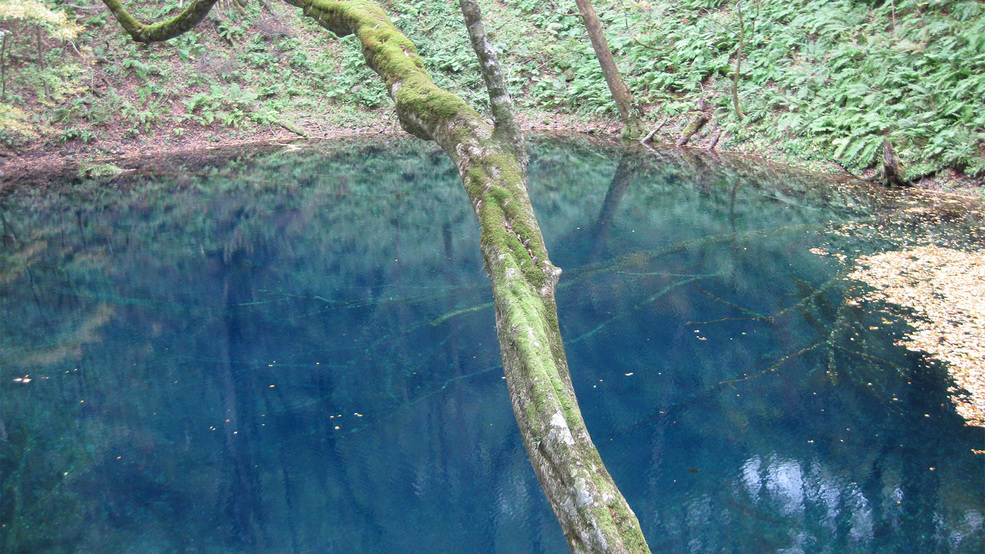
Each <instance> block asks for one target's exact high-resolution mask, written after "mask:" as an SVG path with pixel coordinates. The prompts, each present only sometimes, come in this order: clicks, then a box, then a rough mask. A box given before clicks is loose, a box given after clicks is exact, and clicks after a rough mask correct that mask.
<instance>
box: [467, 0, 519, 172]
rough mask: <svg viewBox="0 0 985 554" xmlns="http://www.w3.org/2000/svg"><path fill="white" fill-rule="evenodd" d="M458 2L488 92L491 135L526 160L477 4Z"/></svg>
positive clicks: (497, 60) (511, 104) (507, 90)
mask: <svg viewBox="0 0 985 554" xmlns="http://www.w3.org/2000/svg"><path fill="white" fill-rule="evenodd" d="M459 5H460V6H461V7H462V15H463V16H464V18H465V27H466V28H467V29H468V31H469V39H471V41H472V49H473V50H475V56H476V57H477V58H478V59H479V68H480V69H481V71H482V77H483V79H485V82H486V90H487V91H488V92H489V105H490V107H491V109H492V114H493V121H494V125H493V127H494V130H493V134H494V135H495V136H496V137H497V138H499V139H501V140H503V141H505V142H507V143H509V144H512V145H513V146H514V149H515V150H516V154H517V155H518V156H521V157H523V159H526V152H525V151H524V149H523V133H522V132H521V131H520V125H519V123H517V121H516V117H515V114H514V113H513V98H512V96H510V91H509V89H508V88H507V87H506V79H504V78H503V71H502V68H501V66H500V65H499V56H498V55H497V54H496V49H495V48H493V45H492V42H490V41H489V36H488V35H487V34H486V27H485V25H484V24H483V23H482V12H481V11H480V10H479V4H478V3H476V2H475V0H459ZM524 165H526V163H524Z"/></svg>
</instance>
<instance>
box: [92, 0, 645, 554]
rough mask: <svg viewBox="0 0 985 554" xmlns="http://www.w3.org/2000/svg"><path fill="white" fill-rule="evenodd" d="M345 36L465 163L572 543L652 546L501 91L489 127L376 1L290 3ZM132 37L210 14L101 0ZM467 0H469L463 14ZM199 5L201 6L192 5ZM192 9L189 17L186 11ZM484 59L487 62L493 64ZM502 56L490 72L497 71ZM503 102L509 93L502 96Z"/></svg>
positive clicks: (506, 354)
mask: <svg viewBox="0 0 985 554" xmlns="http://www.w3.org/2000/svg"><path fill="white" fill-rule="evenodd" d="M285 1H286V2H287V3H288V4H291V5H293V6H296V7H299V8H302V9H303V10H304V13H305V14H306V15H307V16H309V17H311V18H313V19H314V20H315V21H317V22H318V23H319V24H320V25H321V26H322V27H324V28H326V29H328V30H330V31H332V32H333V33H335V34H336V35H338V36H346V35H350V34H354V35H356V37H358V39H359V41H360V44H361V45H362V52H363V56H364V57H365V59H366V63H367V64H368V65H369V67H371V68H373V70H375V71H376V72H377V73H378V74H379V75H380V77H381V78H382V79H383V81H384V83H385V84H386V87H387V91H388V92H389V94H390V96H391V98H393V100H394V104H395V109H396V112H397V117H398V118H399V120H400V124H401V126H402V127H403V128H404V130H406V131H407V132H408V133H411V134H412V135H414V136H417V137H420V138H422V139H425V140H434V141H435V142H437V143H438V144H439V145H440V146H441V147H442V149H443V150H444V151H445V153H446V154H448V156H449V157H450V158H451V159H452V161H453V162H454V164H455V166H456V167H457V168H458V172H459V175H460V176H461V178H462V182H463V184H464V185H465V190H466V192H467V193H468V196H469V200H470V202H471V204H472V208H473V210H474V211H475V216H476V219H477V221H478V223H479V227H480V238H479V246H480V248H481V250H482V255H483V259H484V260H485V266H486V270H487V272H488V273H489V277H490V280H491V281H492V288H493V297H494V305H495V311H496V331H497V334H498V336H499V343H500V353H501V355H502V357H503V368H504V371H505V374H506V379H507V383H508V386H509V389H510V398H511V402H512V405H513V412H514V415H515V416H516V420H517V424H518V426H519V428H520V433H521V434H522V435H523V443H524V446H525V447H526V449H527V454H528V456H529V458H530V461H531V464H532V465H533V467H534V471H535V472H536V474H537V477H538V479H539V480H540V483H541V486H542V487H543V489H544V492H545V494H546V495H547V498H548V501H549V502H550V504H551V506H552V508H553V509H554V512H555V514H556V515H557V517H558V520H559V522H560V523H561V527H562V529H563V530H564V534H565V537H566V538H567V540H568V545H569V546H570V547H571V549H572V551H575V552H649V548H648V547H647V545H646V541H645V539H644V538H643V533H642V531H641V530H640V526H639V521H638V520H637V518H636V515H635V514H634V513H633V511H632V510H631V509H630V507H629V505H628V504H627V503H626V500H625V499H624V498H623V496H622V494H621V493H620V492H619V489H618V488H617V487H616V485H615V483H614V482H613V480H612V477H611V476H610V475H609V473H608V471H606V469H605V466H604V465H603V464H602V460H601V457H600V456H599V453H598V450H597V449H596V448H595V445H594V444H593V443H592V440H591V437H590V436H589V434H588V430H587V428H586V427H585V423H584V421H583V420H582V416H581V411H580V409H579V408H578V402H577V399H576V398H575V393H574V387H573V385H572V383H571V376H570V374H569V373H568V364H567V359H566V357H565V353H564V344H563V343H562V341H561V334H560V330H559V328H558V317H557V306H556V304H555V299H554V293H555V290H556V288H557V283H558V279H559V278H560V274H561V270H560V269H559V268H557V267H555V266H554V265H553V264H551V262H550V260H549V259H548V256H547V249H546V246H545V244H544V239H543V236H542V235H541V231H540V226H539V225H538V223H537V219H536V217H535V215H534V211H533V207H532V205H531V204H530V199H529V197H528V196H527V189H526V167H525V163H524V161H525V158H524V156H523V155H522V152H521V151H519V150H518V141H519V140H520V139H519V131H518V130H517V129H516V128H512V129H511V126H515V122H512V116H511V115H510V116H507V115H506V113H505V112H506V111H507V110H508V108H509V106H510V102H509V101H504V100H503V99H502V98H499V99H496V100H494V103H493V104H494V107H493V112H494V117H495V118H496V128H495V129H493V128H490V127H489V126H488V125H486V123H485V122H484V121H483V120H482V118H481V117H480V116H479V114H478V113H476V111H475V110H473V109H472V108H471V107H470V106H469V105H468V104H466V103H465V101H464V100H462V99H461V98H459V97H458V96H456V95H454V94H452V93H450V92H448V91H445V90H442V89H441V88H439V87H438V86H437V85H435V84H434V82H432V81H431V79H430V77H429V76H428V74H427V73H426V72H425V71H424V63H423V61H422V60H421V58H420V56H418V54H417V49H416V47H415V46H414V44H413V43H412V42H411V41H410V40H408V39H407V37H405V36H404V35H403V34H401V33H400V31H398V30H397V29H396V28H395V27H394V26H393V24H392V23H391V22H390V19H389V18H388V17H387V16H386V14H385V13H384V12H383V10H382V9H381V8H380V7H379V6H377V5H376V4H374V3H372V2H369V1H361V2H358V3H356V2H345V1H330V0H285ZM103 2H104V3H106V4H107V6H109V7H110V9H111V10H112V11H113V14H114V15H116V17H117V19H118V20H119V21H120V22H121V24H122V25H123V26H124V28H125V29H126V30H127V32H129V33H130V35H131V36H133V37H134V39H136V40H142V39H143V40H147V39H148V37H152V40H167V39H168V38H171V37H173V36H177V34H180V33H181V32H184V31H182V30H180V29H185V30H187V29H189V28H191V27H193V26H194V24H191V26H189V25H188V22H187V21H182V20H181V19H182V18H183V17H187V18H188V19H189V20H191V19H195V18H197V19H195V23H197V22H198V21H201V19H202V18H203V17H204V16H205V14H206V13H208V8H205V11H204V12H202V11H201V9H202V8H201V6H198V5H199V4H203V5H204V4H208V7H209V8H211V5H212V4H214V3H215V0H197V1H196V2H194V3H193V4H191V5H189V7H188V8H186V10H185V12H183V13H182V14H181V15H179V16H177V17H176V18H173V19H172V20H169V21H166V22H163V23H161V24H158V25H153V26H146V25H143V24H141V23H139V22H137V21H136V20H135V19H133V18H132V17H131V16H130V15H129V14H128V13H126V10H125V9H124V8H123V6H122V4H120V1H119V0H103ZM466 4H468V2H465V3H463V6H462V7H463V13H465V14H466V19H467V20H469V18H470V17H473V16H475V17H477V16H478V11H477V10H476V11H475V12H474V13H473V14H472V15H469V6H467V5H466ZM196 6H198V7H196ZM185 14H188V15H185ZM476 21H477V20H472V23H471V24H470V34H471V35H472V40H473V44H478V46H477V47H476V49H477V50H483V51H484V53H480V54H479V56H480V59H483V56H484V55H487V54H488V52H489V51H491V47H490V48H488V49H487V48H486V45H488V38H486V37H485V33H484V31H483V32H479V29H480V28H481V26H476V24H475V23H476ZM487 64H488V66H487ZM493 65H495V66H496V67H495V69H493ZM483 72H484V73H485V78H486V81H487V83H491V85H490V94H491V95H493V96H499V95H500V94H501V93H503V92H505V86H502V83H501V75H500V77H499V78H498V79H499V81H500V82H497V77H496V73H498V72H499V68H498V63H496V62H495V55H494V53H493V56H491V57H490V56H487V57H486V58H485V59H484V61H483ZM507 100H508V95H507Z"/></svg>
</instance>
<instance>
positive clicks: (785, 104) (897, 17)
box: [0, 0, 985, 186]
mask: <svg viewBox="0 0 985 554" xmlns="http://www.w3.org/2000/svg"><path fill="white" fill-rule="evenodd" d="M181 4H182V1H180V0H136V1H132V2H129V3H128V6H130V8H131V9H132V10H133V11H134V13H135V14H137V15H138V17H140V18H142V19H143V20H145V21H152V20H159V19H161V18H163V17H165V16H167V15H169V14H173V13H175V12H176V10H177V9H179V7H180V5H181ZM244 4H245V5H243V6H241V5H240V3H239V0H227V1H224V2H223V3H222V4H220V5H219V6H217V8H216V9H214V10H213V13H211V14H210V15H209V16H208V18H207V19H206V20H205V21H203V23H202V24H201V25H199V27H198V28H197V29H195V30H194V31H192V32H189V33H187V34H185V35H183V36H181V37H178V38H176V39H174V40H171V41H168V42H167V43H164V44H154V45H150V46H143V45H138V44H134V43H133V42H131V41H130V40H129V39H128V38H126V37H125V36H124V35H123V34H122V33H121V31H120V29H119V27H118V25H117V24H116V22H115V21H114V20H113V18H112V17H111V16H110V15H109V13H108V11H107V10H106V9H105V7H104V6H103V5H102V3H101V2H100V1H99V0H0V30H2V36H3V40H2V46H3V52H2V53H0V65H2V69H3V75H2V81H3V89H2V95H0V156H3V157H7V158H8V159H11V158H13V157H17V158H18V159H29V158H31V157H37V156H41V155H48V156H50V155H53V154H56V155H62V156H80V157H98V156H105V155H113V154H118V153H121V152H123V151H133V150H139V149H159V148H162V147H192V146H195V145H199V144H205V145H208V144H218V143H222V142H227V141H230V140H284V139H288V138H292V137H297V136H300V135H304V136H317V137H323V136H333V135H336V134H340V133H356V132H366V131H371V132H386V131H392V130H396V129H397V128H398V125H397V122H396V120H395V117H394V116H393V115H392V113H391V110H390V109H389V107H390V100H389V99H388V98H387V96H386V93H385V90H384V88H383V86H382V84H381V83H380V82H379V80H378V78H377V77H376V76H375V74H373V73H372V72H371V71H369V70H367V69H366V68H365V67H364V65H363V63H362V58H361V54H360V52H359V49H358V46H357V45H356V44H355V41H354V40H353V39H352V38H351V37H348V38H343V39H335V38H334V37H330V36H327V35H326V33H325V32H324V31H323V30H321V29H320V28H319V27H317V26H316V25H315V24H314V23H313V22H309V21H306V20H305V19H304V18H303V16H302V14H301V13H300V11H299V10H296V9H293V8H291V7H289V6H287V5H286V4H282V3H278V2H272V1H269V0H252V1H249V2H244ZM383 4H385V6H386V7H387V9H388V10H389V11H390V13H392V14H393V18H394V20H395V22H396V24H397V25H398V26H399V27H400V28H401V29H403V30H404V31H405V32H406V34H407V35H408V36H409V37H410V38H411V39H412V40H414V41H415V43H416V44H417V45H418V47H419V49H420V51H421V53H422V54H423V55H424V56H425V59H426V60H427V63H428V65H429V67H428V68H429V70H430V71H431V72H432V74H433V75H434V78H435V81H436V82H438V84H439V85H441V86H444V87H446V88H448V89H450V90H452V91H454V92H456V93H458V94H460V95H462V96H464V97H466V99H467V100H469V101H470V102H472V103H473V104H475V105H479V106H483V105H485V103H486V99H485V97H484V93H483V90H482V86H481V78H480V77H479V74H478V71H477V67H476V62H475V60H474V56H473V54H472V51H471V48H470V46H469V44H468V40H467V37H466V34H465V30H464V28H463V26H462V24H461V22H460V20H461V15H460V14H459V12H458V9H457V5H456V4H455V3H454V2H404V1H388V2H383ZM482 4H483V8H484V10H485V14H486V18H487V22H488V23H487V24H488V27H489V28H490V30H491V32H492V36H493V38H494V40H495V41H496V42H497V43H498V46H499V48H500V50H501V51H502V52H503V54H504V61H505V63H506V65H507V71H508V76H509V82H510V84H511V86H512V87H513V89H514V91H515V93H516V99H517V105H518V109H519V110H520V112H521V116H522V118H523V119H524V120H525V121H526V124H527V126H528V128H559V127H560V128H576V129H581V130H588V129H592V130H597V131H599V132H602V133H609V132H614V131H615V130H616V129H617V128H618V121H617V117H616V115H615V109H614V106H613V105H612V103H611V101H610V99H609V94H608V90H607V89H606V85H605V82H604V80H603V78H602V75H601V71H600V70H599V68H598V64H597V62H596V61H595V59H594V55H593V52H592V48H591V45H590V43H589V41H588V39H587V36H586V34H585V31H584V27H583V25H582V22H581V19H580V17H579V16H578V14H577V11H576V9H575V7H574V2H573V0H557V1H553V2H540V1H534V0H487V1H485V2H482ZM595 4H596V8H597V10H598V11H599V14H600V16H601V18H602V19H603V22H604V24H605V25H606V32H607V34H608V37H609V42H610V45H611V46H612V49H613V51H614V53H615V55H616V57H617V60H619V63H620V68H621V70H622V71H623V72H624V75H625V77H626V79H627V81H628V82H629V84H630V86H631V88H632V89H633V92H634V94H636V96H637V98H638V99H639V100H640V101H641V102H642V103H643V104H644V105H645V110H646V113H647V117H648V120H649V121H648V125H649V126H650V128H657V127H659V133H658V136H659V137H662V138H663V139H665V140H673V139H674V138H675V137H676V136H677V134H678V133H679V132H680V130H681V129H682V128H683V127H684V126H685V125H686V124H687V123H688V121H689V120H690V119H691V118H692V117H693V115H694V112H695V106H696V104H697V103H698V101H699V100H700V101H704V102H706V103H707V105H709V106H710V109H711V113H712V114H713V118H712V121H711V123H710V124H709V125H707V126H706V127H705V129H704V134H703V135H698V136H697V137H696V139H694V140H693V141H692V143H691V144H692V145H694V146H706V145H708V144H709V142H710V137H711V136H712V135H718V134H720V135H721V140H720V142H719V143H718V148H720V149H728V150H739V151H747V152H754V153H758V154H762V155H765V156H768V157H772V158H780V159H784V160H785V161H794V160H799V161H800V162H801V163H805V164H814V165H815V166H818V167H821V166H825V164H827V167H830V168H834V167H835V166H834V165H833V164H834V163H836V164H838V165H841V166H844V167H845V168H846V169H847V170H849V171H852V172H854V173H865V172H867V173H866V174H874V173H875V172H876V171H877V170H878V169H879V167H880V164H881V159H882V156H883V153H884V152H883V144H884V141H888V142H889V143H890V144H892V145H893V147H894V149H895V152H896V154H897V155H898V156H899V157H900V158H901V159H902V162H903V167H904V172H905V174H906V177H907V178H912V177H915V176H920V175H925V174H929V175H932V176H935V177H937V178H938V179H940V178H952V179H953V178H958V179H965V180H966V181H968V182H972V183H975V184H978V185H979V186H980V185H981V179H982V177H983V176H985V109H983V107H982V101H981V98H983V97H985V3H982V2H980V1H978V0H953V1H949V0H937V1H929V2H928V1H920V2H918V1H910V0H902V1H887V2H884V3H881V2H880V1H879V0H875V1H874V2H873V1H864V0H831V1H827V0H825V1H821V0H816V1H803V0H800V1H794V2H790V1H781V0H745V1H743V2H721V1H718V0H682V1H679V2H672V1H669V0H667V1H655V2H630V1H625V0H596V2H595ZM31 6H35V8H34V9H33V11H32V9H31ZM25 7H26V8H25ZM45 12H47V13H45ZM59 17H63V18H62V19H59ZM75 25H78V27H74V26H75ZM818 164H820V165H818Z"/></svg>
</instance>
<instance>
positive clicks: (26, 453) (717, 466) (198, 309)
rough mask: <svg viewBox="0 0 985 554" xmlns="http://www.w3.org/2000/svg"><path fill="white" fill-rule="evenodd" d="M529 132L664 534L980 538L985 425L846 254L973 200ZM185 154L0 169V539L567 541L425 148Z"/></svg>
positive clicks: (351, 145) (538, 201)
mask: <svg viewBox="0 0 985 554" xmlns="http://www.w3.org/2000/svg"><path fill="white" fill-rule="evenodd" d="M531 149H532V151H531V166H530V183H529V184H530V189H531V197H532V199H533V201H534V204H535V208H536V209H537V212H538V215H539V218H540V220H541V223H542V225H543V228H544V233H545V237H546V239H547V242H548V247H549V249H550V251H551V253H552V260H553V261H554V263H555V264H557V265H558V266H560V267H562V268H563V269H564V274H563V275H562V281H561V285H560V288H559V291H558V305H559V312H560V316H561V318H562V321H561V325H562V333H563V336H564V337H565V340H566V344H567V349H568V356H569V364H570V367H571V371H572V377H573V379H574V381H575V386H576V388H577V390H578V395H579V399H580V402H581V404H582V410H583V412H584V415H585V417H586V421H587V423H588V425H589V428H590V429H591V431H592V433H593V436H594V437H595V441H596V443H597V444H598V445H599V448H600V450H601V451H602V455H603V458H604V459H605V460H606V463H607V466H608V468H609V470H610V472H611V473H612V474H613V475H614V477H615V478H616V480H617V482H618V483H619V484H620V486H621V488H622V489H623V492H624V493H625V494H626V496H627V498H628V499H629V501H630V504H631V505H632V506H633V507H634V509H635V511H636V513H637V515H638V516H639V518H640V521H641V524H642V525H643V528H644V532H645V533H646V535H647V538H648V540H649V541H650V544H651V547H653V549H654V550H655V551H680V550H688V551H694V552H711V551H715V552H720V551H723V550H724V551H731V552H752V551H786V552H794V551H839V552H840V551H894V550H899V549H902V548H904V547H905V548H909V549H911V550H913V551H917V552H931V551H934V552H936V551H954V552H971V551H976V550H980V549H981V548H982V547H985V531H983V520H985V493H983V491H985V456H982V455H977V454H975V453H974V452H973V450H979V451H980V450H982V449H985V435H983V433H982V431H981V429H980V428H973V427H968V426H966V425H964V424H963V421H962V420H961V419H960V418H959V417H958V416H957V415H956V414H955V412H954V409H953V407H952V406H951V403H950V399H949V396H948V394H949V393H948V386H949V383H948V379H947V373H946V370H945V366H944V364H942V363H940V362H937V361H935V360H933V359H931V358H929V357H928V356H926V355H924V354H921V353H914V352H910V351H908V350H906V349H905V348H903V347H902V346H900V345H899V344H898V341H897V339H898V338H899V337H901V336H903V335H904V334H905V333H906V332H908V330H909V327H908V324H907V321H906V320H905V319H904V318H901V317H899V314H898V310H892V309H889V308H888V307H887V306H884V305H877V304H873V303H864V302H863V303H853V302H849V301H848V299H849V298H852V297H853V295H854V292H853V291H854V290H855V288H857V286H858V284H857V283H854V282H852V281H851V280H849V279H847V278H846V275H847V273H848V271H849V269H850V268H851V267H852V265H853V261H854V260H856V259H858V258H859V257H860V256H863V255H865V254H869V253H873V252H880V251H884V250H891V249H895V248H899V247H901V246H903V245H907V244H913V243H918V242H921V241H924V242H932V243H935V244H942V245H948V246H950V247H953V248H963V249H969V248H970V249H976V248H977V249H981V248H982V246H983V244H985V241H983V239H982V236H981V230H980V229H981V220H980V211H978V212H976V211H975V208H974V207H971V208H967V207H961V206H957V207H956V206H954V205H951V204H950V203H948V202H951V201H947V202H944V204H945V205H941V202H942V201H941V200H940V199H932V198H925V197H921V196H920V195H919V194H914V193H904V192H896V193H889V194H887V193H883V192H880V191H876V190H873V189H868V188H864V187H858V186H854V185H850V184H846V183H829V182H824V181H822V180H821V179H820V178H818V177H817V176H814V175H809V174H802V173H797V172H794V171H791V170H787V169H782V168H777V167H775V166H765V165H761V164H757V163H754V162H751V161H748V160H743V159H728V158H719V157H717V156H707V155H697V154H692V153H688V152H687V151H682V150H668V151H651V150H646V149H639V150H636V149H630V150H622V149H620V148H616V147H613V146H611V145H607V144H597V143H596V144H593V143H588V142H586V141H583V140H580V139H553V140H544V141H537V142H535V143H534V144H533V146H532V147H531ZM182 163H183V164H184V167H183V168H180V169H174V168H171V167H169V168H168V171H167V172H164V173H160V172H159V171H158V169H159V166H160V162H158V161H151V162H144V163H143V165H135V166H134V167H132V168H129V170H128V171H126V172H125V173H124V175H123V176H122V177H116V178H114V179H112V180H111V181H110V182H100V181H87V182H74V183H67V184H65V185H64V186H48V187H45V188H43V189H34V188H27V187H18V188H8V189H6V190H5V191H4V193H3V194H4V195H3V197H2V198H0V208H2V209H0V214H2V222H0V223H2V234H3V243H2V246H0V260H2V264H0V311H2V314H3V319H2V321H0V327H2V332H0V392H2V400H3V406H2V412H0V425H2V426H0V446H2V451H0V472H2V473H0V478H2V490H0V493H2V494H0V524H2V527H0V533H2V535H0V550H2V551H4V552H33V551H68V550H88V551H120V550H138V551H147V552H152V551H176V550H179V551H180V550H185V551H209V552H213V551H219V552H224V551H228V552H250V551H264V552H271V551H274V552H311V551H320V552H415V551H422V550H426V551H483V552H485V551H491V552H562V551H566V549H567V547H566V545H565V542H564V539H563V536H562V534H561V532H560V529H559V527H558V525H557V523H556V521H555V519H554V516H553V514H552V513H551V511H550V507H549V506H548V504H547V502H546V500H544V498H543V495H542V493H541V491H540V489H539V486H538V484H537V482H536V479H535V477H534V475H533V472H532V471H531V468H530V466H529V463H528V462H527V460H526V455H525V452H524V450H523V447H522V443H521V441H520V438H519V435H518V433H517V431H516V426H515V422H514V421H513V414H512V412H511V410H510V404H509V398H508V394H507V391H506V387H505V383H504V382H503V380H502V369H501V367H500V365H499V352H498V343H497V341H496V336H495V332H494V322H493V314H492V309H491V303H490V301H491V295H490V293H489V287H488V281H487V278H486V276H485V274H484V270H483V268H482V264H481V259H480V257H479V253H478V248H477V246H478V230H477V228H476V225H475V222H474V219H473V216H472V214H471V212H470V211H469V205H468V202H467V198H466V196H465V194H464V192H463V191H462V190H461V185H460V183H459V181H458V178H457V174H456V172H455V170H454V167H452V166H451V164H450V163H449V162H448V161H447V159H446V157H445V156H444V155H443V154H441V153H440V151H437V150H435V149H434V148H433V147H432V146H431V145H427V144H423V143H419V142H403V141H393V142H389V143H386V144H383V145H380V144H371V143H368V142H358V141H356V142H333V143H326V144H314V145H308V146H303V147H297V146H288V147H284V148H271V147H269V146H267V147H264V148H262V149H260V150H259V151H256V152H247V151H241V152H233V153H224V154H223V155H222V156H219V155H215V156H213V155H208V156H201V157H194V156H189V157H185V158H183V160H182ZM124 169H127V168H124ZM976 218H978V219H976Z"/></svg>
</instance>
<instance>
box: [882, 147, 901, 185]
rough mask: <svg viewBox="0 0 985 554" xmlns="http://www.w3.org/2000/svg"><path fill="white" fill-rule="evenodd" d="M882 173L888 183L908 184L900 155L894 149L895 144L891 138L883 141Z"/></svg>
mask: <svg viewBox="0 0 985 554" xmlns="http://www.w3.org/2000/svg"><path fill="white" fill-rule="evenodd" d="M882 175H883V178H884V179H885V180H886V184H887V185H890V186H897V187H901V186H904V185H906V181H905V180H904V179H903V168H902V166H901V165H900V161H899V157H898V156H897V155H896V152H894V151H893V144H892V143H891V142H889V139H884V140H883V141H882Z"/></svg>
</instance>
